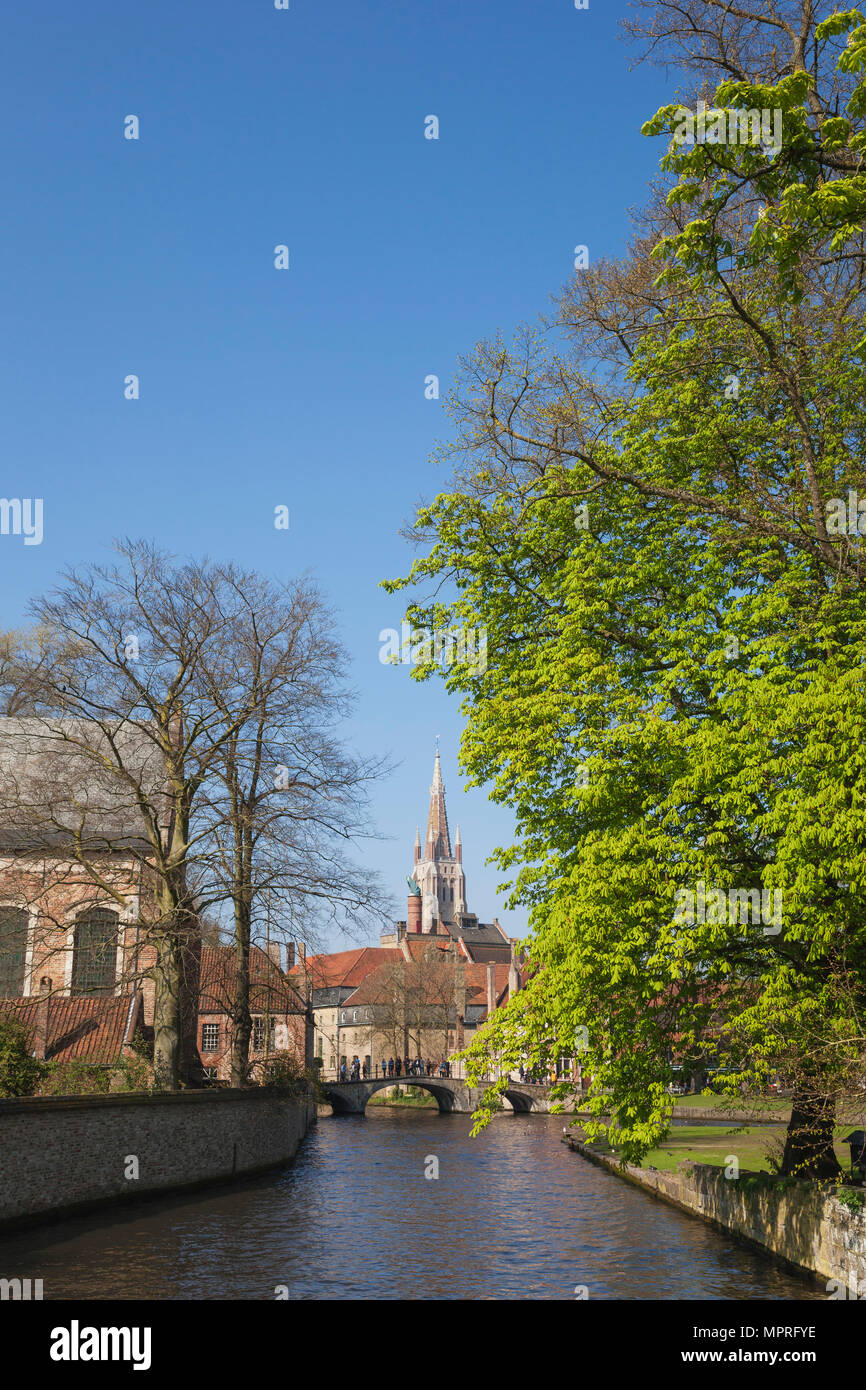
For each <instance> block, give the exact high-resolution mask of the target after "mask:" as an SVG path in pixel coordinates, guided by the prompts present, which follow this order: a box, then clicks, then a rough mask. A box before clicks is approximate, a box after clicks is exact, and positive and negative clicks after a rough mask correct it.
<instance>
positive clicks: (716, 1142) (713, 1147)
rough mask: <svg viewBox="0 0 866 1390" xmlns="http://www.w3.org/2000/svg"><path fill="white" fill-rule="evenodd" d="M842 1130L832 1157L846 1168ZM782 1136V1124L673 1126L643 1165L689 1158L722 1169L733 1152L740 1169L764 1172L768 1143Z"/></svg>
mask: <svg viewBox="0 0 866 1390" xmlns="http://www.w3.org/2000/svg"><path fill="white" fill-rule="evenodd" d="M844 1132H847V1131H844ZM842 1133H843V1131H842V1130H840V1131H839V1136H838V1137H837V1140H836V1156H837V1158H838V1159H839V1162H840V1163H841V1164H842V1166H843V1168H846V1169H847V1167H848V1162H849V1150H848V1146H847V1145H846V1144H843V1143H841V1135H842ZM784 1137H785V1126H784V1125H753V1126H748V1125H747V1126H744V1128H742V1129H737V1128H735V1127H734V1126H732V1127H731V1129H730V1130H727V1129H723V1128H722V1127H721V1126H720V1125H677V1126H676V1128H675V1129H673V1130H672V1131H671V1133H670V1135H669V1137H668V1138H667V1140H666V1141H665V1143H664V1144H660V1145H659V1147H658V1148H657V1149H651V1150H650V1152H649V1153H648V1154H647V1156H646V1158H645V1159H644V1161H643V1167H644V1168H669V1169H675V1168H676V1167H677V1166H678V1164H680V1163H682V1162H683V1160H684V1159H690V1160H691V1161H692V1162H693V1163H713V1164H716V1165H718V1166H719V1167H720V1168H723V1167H724V1166H725V1165H726V1163H727V1162H728V1161H729V1155H731V1154H734V1155H735V1156H736V1157H737V1159H738V1160H739V1164H740V1168H741V1169H746V1170H748V1171H750V1172H753V1173H756V1172H765V1173H768V1172H770V1171H771V1169H770V1165H769V1163H768V1161H767V1149H768V1146H769V1145H770V1144H771V1142H772V1141H773V1140H774V1139H775V1140H777V1141H780V1140H784ZM773 1151H774V1152H775V1151H776V1149H775V1148H774V1150H773Z"/></svg>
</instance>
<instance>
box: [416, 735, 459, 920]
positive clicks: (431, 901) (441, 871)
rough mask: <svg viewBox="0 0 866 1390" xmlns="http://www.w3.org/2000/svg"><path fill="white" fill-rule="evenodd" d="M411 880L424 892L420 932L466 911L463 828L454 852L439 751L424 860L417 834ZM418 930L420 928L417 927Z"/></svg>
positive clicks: (434, 768) (434, 766) (455, 840)
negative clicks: (452, 850) (461, 839)
mask: <svg viewBox="0 0 866 1390" xmlns="http://www.w3.org/2000/svg"><path fill="white" fill-rule="evenodd" d="M412 877H413V878H414V880H415V882H416V883H417V885H418V887H419V888H420V890H421V914H420V916H421V923H420V930H421V931H424V932H431V931H435V930H436V926H437V923H438V922H456V921H457V917H458V915H459V914H461V913H464V912H466V911H467V908H466V876H465V874H464V873H463V846H462V844H461V843H460V826H459V825H458V827H457V834H456V836H455V839H454V852H453V854H452V852H451V836H450V834H449V831H448V813H447V811H446V809H445V784H444V782H443V781H442V767H441V764H440V762H439V749H438V748H437V750H436V761H435V763H434V764H433V784H432V786H431V788H430V811H429V814H428V816H427V838H426V840H425V843H424V849H423V857H422V848H421V834H420V831H417V830H416V832H415V867H414V868H413V870H412ZM415 930H416V931H417V930H419V927H417V926H416V927H415Z"/></svg>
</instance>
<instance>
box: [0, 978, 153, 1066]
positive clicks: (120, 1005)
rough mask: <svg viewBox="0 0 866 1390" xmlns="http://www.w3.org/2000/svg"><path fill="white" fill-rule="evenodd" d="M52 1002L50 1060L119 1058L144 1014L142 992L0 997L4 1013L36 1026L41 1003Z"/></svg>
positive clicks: (105, 1060) (0, 1009)
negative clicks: (75, 996) (94, 996)
mask: <svg viewBox="0 0 866 1390" xmlns="http://www.w3.org/2000/svg"><path fill="white" fill-rule="evenodd" d="M44 1003H47V1005H48V1028H47V1032H46V1048H45V1057H46V1060H47V1061H49V1062H70V1061H72V1060H73V1058H75V1059H78V1060H81V1061H87V1062H98V1063H106V1064H107V1063H111V1062H116V1061H117V1060H118V1059H119V1058H120V1056H121V1055H122V1049H123V1045H124V1043H129V1042H131V1041H132V1036H133V1033H134V1032H135V1029H136V1026H137V1024H138V1021H139V1019H140V1017H141V995H140V994H138V993H136V994H122V995H119V996H117V997H113V998H110V999H69V998H61V997H55V998H49V999H48V1000H47V1001H46V1000H45V999H44V998H41V997H40V996H39V995H30V996H26V997H23V998H19V999H0V1014H15V1015H16V1016H17V1017H18V1018H20V1019H21V1021H22V1022H23V1023H25V1024H26V1025H27V1027H28V1028H31V1029H32V1030H33V1034H34V1043H35V1032H36V1015H37V1010H38V1008H39V1005H40V1004H44Z"/></svg>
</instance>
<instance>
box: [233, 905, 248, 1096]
mask: <svg viewBox="0 0 866 1390" xmlns="http://www.w3.org/2000/svg"><path fill="white" fill-rule="evenodd" d="M231 1021H232V1042H231V1084H232V1085H233V1086H245V1085H246V1084H247V1081H248V1079H249V1076H248V1074H249V1065H250V1038H251V1037H252V1031H253V1020H252V1014H251V1013H250V919H249V916H248V914H247V913H246V911H240V912H239V911H237V910H236V912H235V978H234V991H233V997H232V1015H231Z"/></svg>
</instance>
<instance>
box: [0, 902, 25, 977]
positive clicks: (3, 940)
mask: <svg viewBox="0 0 866 1390" xmlns="http://www.w3.org/2000/svg"><path fill="white" fill-rule="evenodd" d="M26 958H27V913H26V912H25V911H24V908H23V907H0V999H17V998H18V996H19V995H21V994H23V993H24V963H25V960H26Z"/></svg>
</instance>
